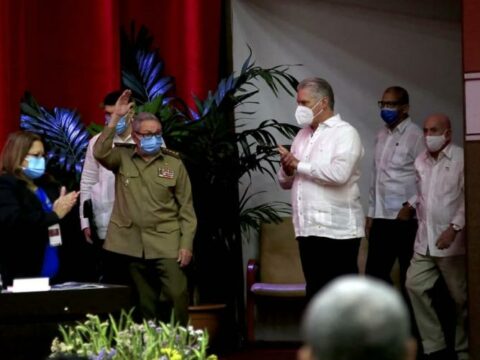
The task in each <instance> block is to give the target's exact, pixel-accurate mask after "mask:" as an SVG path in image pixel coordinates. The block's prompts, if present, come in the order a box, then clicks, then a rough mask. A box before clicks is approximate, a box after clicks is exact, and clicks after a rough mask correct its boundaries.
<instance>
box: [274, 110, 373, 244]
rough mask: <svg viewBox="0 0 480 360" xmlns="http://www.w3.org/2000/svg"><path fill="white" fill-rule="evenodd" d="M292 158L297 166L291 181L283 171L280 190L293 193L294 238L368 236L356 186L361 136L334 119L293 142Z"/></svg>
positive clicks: (299, 136) (279, 175)
mask: <svg viewBox="0 0 480 360" xmlns="http://www.w3.org/2000/svg"><path fill="white" fill-rule="evenodd" d="M291 152H292V154H293V155H294V156H295V157H296V158H297V159H298V160H299V164H298V167H297V170H296V172H295V174H294V175H293V176H287V175H286V174H285V172H284V171H283V169H282V168H280V170H279V172H278V179H279V182H280V185H281V186H282V188H284V189H290V188H291V189H292V208H293V224H294V227H295V235H296V236H320V237H328V238H333V239H351V238H358V237H362V236H364V214H363V209H362V205H361V204H360V191H359V189H358V185H357V180H358V178H359V177H360V171H359V162H360V159H361V158H362V156H363V146H362V143H361V141H360V136H359V135H358V132H357V130H355V128H354V127H353V126H351V125H350V124H349V123H347V122H345V121H343V120H342V119H341V118H340V115H335V116H332V117H331V118H329V119H327V120H326V121H324V122H323V123H321V124H319V126H318V127H317V129H316V130H315V131H313V129H312V128H311V127H309V126H308V127H305V128H303V129H301V130H300V131H299V133H298V134H297V136H296V137H295V139H294V141H293V144H292V148H291Z"/></svg>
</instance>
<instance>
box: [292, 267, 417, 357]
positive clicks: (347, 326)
mask: <svg viewBox="0 0 480 360" xmlns="http://www.w3.org/2000/svg"><path fill="white" fill-rule="evenodd" d="M302 331H303V337H304V341H305V345H304V346H303V347H302V348H301V349H300V351H299V354H298V358H299V359H300V360H373V359H375V360H407V359H415V355H416V343H415V341H414V340H413V339H412V338H411V336H410V318H409V313H408V310H407V307H406V305H405V304H404V302H403V299H402V297H401V295H400V294H399V293H398V292H397V291H396V290H395V289H394V288H393V287H391V286H389V285H388V284H386V283H383V282H381V281H379V280H375V279H371V278H368V277H362V276H344V277H341V278H338V279H336V280H334V281H332V282H331V283H330V284H329V285H327V286H326V287H325V288H324V289H322V290H321V291H320V292H319V293H317V294H316V295H315V297H314V298H313V299H312V301H311V302H310V304H309V306H308V308H307V311H306V313H305V315H304V319H303V322H302Z"/></svg>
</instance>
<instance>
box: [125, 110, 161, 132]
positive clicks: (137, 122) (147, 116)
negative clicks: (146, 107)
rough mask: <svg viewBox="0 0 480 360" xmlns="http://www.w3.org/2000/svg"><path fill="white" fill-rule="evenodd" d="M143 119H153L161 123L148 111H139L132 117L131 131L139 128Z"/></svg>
mask: <svg viewBox="0 0 480 360" xmlns="http://www.w3.org/2000/svg"><path fill="white" fill-rule="evenodd" d="M145 120H155V121H157V122H158V123H159V124H160V125H161V124H162V123H161V122H160V120H159V119H158V118H157V117H156V116H155V115H154V114H152V113H149V112H140V113H138V114H137V115H135V117H134V118H133V122H132V127H133V131H138V130H139V129H140V123H141V122H142V121H145Z"/></svg>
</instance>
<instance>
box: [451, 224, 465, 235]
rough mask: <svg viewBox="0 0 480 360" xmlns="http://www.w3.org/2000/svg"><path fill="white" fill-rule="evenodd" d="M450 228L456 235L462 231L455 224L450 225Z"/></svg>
mask: <svg viewBox="0 0 480 360" xmlns="http://www.w3.org/2000/svg"><path fill="white" fill-rule="evenodd" d="M450 226H451V227H452V229H453V231H455V232H456V233H458V232H460V231H461V230H462V228H461V227H460V226H458V225H457V224H450Z"/></svg>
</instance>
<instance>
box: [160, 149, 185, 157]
mask: <svg viewBox="0 0 480 360" xmlns="http://www.w3.org/2000/svg"><path fill="white" fill-rule="evenodd" d="M162 153H164V154H165V155H170V156H173V157H175V158H177V159H181V158H182V156H181V155H180V153H179V152H177V151H173V150H170V149H167V148H162Z"/></svg>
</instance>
